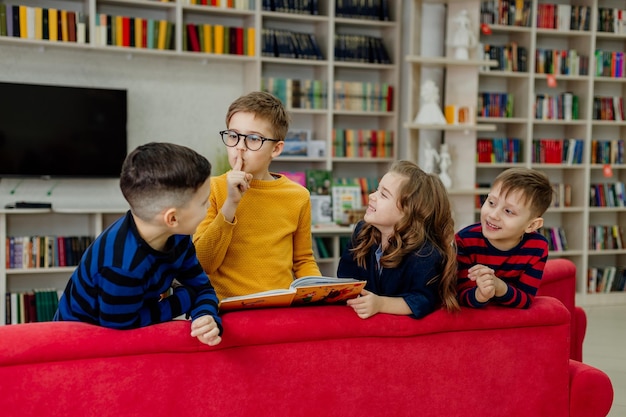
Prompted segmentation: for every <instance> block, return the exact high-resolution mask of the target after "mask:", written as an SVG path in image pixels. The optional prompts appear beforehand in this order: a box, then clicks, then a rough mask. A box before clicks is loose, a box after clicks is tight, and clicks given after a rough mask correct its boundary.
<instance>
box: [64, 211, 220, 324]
mask: <svg viewBox="0 0 626 417" xmlns="http://www.w3.org/2000/svg"><path fill="white" fill-rule="evenodd" d="M174 279H177V280H178V281H179V282H180V283H181V284H182V286H181V287H178V288H176V289H175V290H174V291H173V293H172V295H170V296H168V297H165V298H163V299H161V294H162V293H165V292H167V291H168V289H169V288H170V287H171V285H172V281H173V280H174ZM186 313H188V314H190V316H191V318H192V319H196V318H198V317H201V316H204V315H207V314H208V315H211V316H213V317H214V318H215V320H216V322H217V324H218V326H219V328H220V332H221V329H222V324H221V319H220V318H219V317H218V315H217V296H216V295H215V290H214V289H213V286H212V285H211V283H210V282H209V278H208V276H207V275H206V273H205V272H204V270H203V269H202V267H201V266H200V263H199V262H198V259H197V257H196V251H195V248H194V246H193V243H192V241H191V236H188V235H174V236H171V237H170V238H169V240H168V241H167V244H166V250H165V251H164V252H160V251H157V250H154V249H153V248H151V247H150V246H149V245H148V244H147V243H146V242H145V241H144V240H143V239H142V238H141V236H140V235H139V231H138V230H137V227H136V225H135V222H134V220H133V217H132V215H131V213H130V211H128V212H127V213H126V215H125V216H124V217H122V218H120V219H119V220H117V221H116V222H115V223H113V224H112V225H111V226H109V227H108V228H107V229H106V230H105V231H104V232H103V233H102V234H101V235H100V236H98V238H97V239H96V240H95V241H94V242H93V244H92V245H91V246H89V248H88V249H87V250H86V251H85V253H84V254H83V256H82V259H81V261H80V264H79V265H78V266H77V267H76V270H75V271H74V273H73V274H72V276H71V278H70V280H69V282H68V284H67V286H66V288H65V291H64V293H63V295H62V296H61V299H60V300H59V307H58V309H57V312H56V314H55V316H54V320H59V321H61V320H64V321H82V322H86V323H91V324H96V325H99V326H103V327H109V328H114V329H134V328H138V327H144V326H148V325H150V324H156V323H162V322H165V321H169V320H172V319H173V318H175V317H177V316H180V315H181V314H186Z"/></svg>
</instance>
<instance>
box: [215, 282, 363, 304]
mask: <svg viewBox="0 0 626 417" xmlns="http://www.w3.org/2000/svg"><path fill="white" fill-rule="evenodd" d="M363 287H365V281H358V280H355V279H352V278H332V277H315V276H308V277H302V278H298V279H296V280H294V281H293V282H292V283H291V285H290V286H289V288H286V289H277V290H269V291H263V292H257V293H254V294H248V295H240V296H235V297H228V298H224V299H223V300H222V301H221V303H220V311H231V310H242V309H247V308H261V307H288V306H291V305H305V304H333V303H338V302H341V301H345V300H347V299H349V298H355V297H357V296H358V295H359V294H360V293H361V290H362V289H363Z"/></svg>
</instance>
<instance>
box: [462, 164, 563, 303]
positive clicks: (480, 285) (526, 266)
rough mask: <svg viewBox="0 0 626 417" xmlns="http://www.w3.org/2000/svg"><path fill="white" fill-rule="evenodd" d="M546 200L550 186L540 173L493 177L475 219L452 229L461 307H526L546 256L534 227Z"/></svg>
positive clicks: (545, 243)
mask: <svg viewBox="0 0 626 417" xmlns="http://www.w3.org/2000/svg"><path fill="white" fill-rule="evenodd" d="M551 202H552V187H551V185H550V180H549V179H548V177H547V176H546V175H545V174H544V173H543V172H540V171H536V170H533V169H529V168H510V169H507V170H506V171H503V172H502V173H501V174H500V175H498V176H497V177H496V179H495V180H494V183H493V185H492V187H491V190H490V192H489V195H488V196H487V199H486V200H485V203H484V204H483V206H482V207H481V209H480V223H476V224H473V225H471V226H467V227H465V228H464V229H462V230H460V231H459V232H457V234H456V245H457V261H458V284H457V290H458V297H459V303H460V304H461V305H462V306H466V307H474V308H480V307H484V306H486V305H487V304H498V305H502V306H506V307H512V308H528V307H530V305H531V303H532V301H533V298H534V297H535V294H536V293H537V290H538V288H539V284H540V283H541V277H542V276H543V269H544V266H545V263H546V260H547V259H548V241H547V239H546V238H545V237H543V236H542V235H541V234H540V233H538V232H537V229H539V228H541V227H542V226H543V218H542V217H541V216H543V214H544V213H545V211H546V210H547V209H548V207H549V206H550V203H551Z"/></svg>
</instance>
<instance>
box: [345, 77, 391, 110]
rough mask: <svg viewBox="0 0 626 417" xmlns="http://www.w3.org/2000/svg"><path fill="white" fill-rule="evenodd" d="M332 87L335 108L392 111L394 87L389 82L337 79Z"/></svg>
mask: <svg viewBox="0 0 626 417" xmlns="http://www.w3.org/2000/svg"><path fill="white" fill-rule="evenodd" d="M333 88H334V91H333V94H334V96H333V99H334V109H335V110H354V111H374V112H391V111H393V94H394V87H393V86H392V85H390V84H387V83H377V82H367V81H365V82H361V81H339V80H338V81H335V82H334V84H333Z"/></svg>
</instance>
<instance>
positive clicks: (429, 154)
mask: <svg viewBox="0 0 626 417" xmlns="http://www.w3.org/2000/svg"><path fill="white" fill-rule="evenodd" d="M440 161H441V158H440V157H439V153H438V152H437V149H435V148H433V147H432V145H431V144H430V142H428V141H426V149H425V150H424V172H426V173H428V174H431V173H433V172H435V167H436V166H437V165H438V164H439V163H440Z"/></svg>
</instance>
